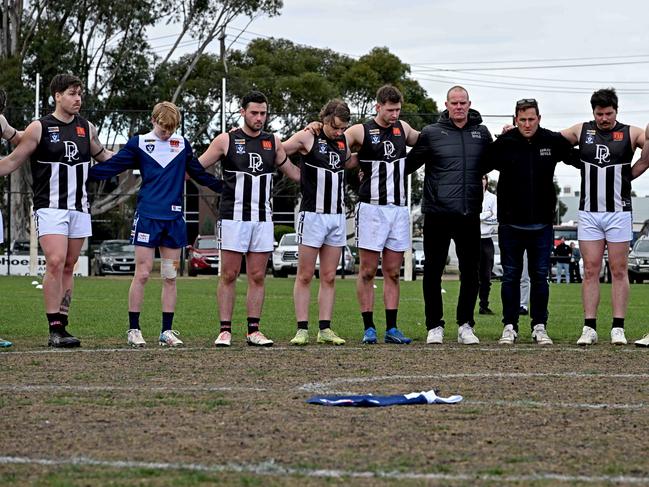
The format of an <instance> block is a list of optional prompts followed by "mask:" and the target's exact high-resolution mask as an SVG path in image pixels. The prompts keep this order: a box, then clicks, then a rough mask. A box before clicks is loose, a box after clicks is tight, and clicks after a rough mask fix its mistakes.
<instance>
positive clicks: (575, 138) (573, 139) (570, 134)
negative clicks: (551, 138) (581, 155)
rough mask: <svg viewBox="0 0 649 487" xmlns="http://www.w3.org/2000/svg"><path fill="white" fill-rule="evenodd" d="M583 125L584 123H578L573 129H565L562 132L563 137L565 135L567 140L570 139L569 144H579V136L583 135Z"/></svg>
mask: <svg viewBox="0 0 649 487" xmlns="http://www.w3.org/2000/svg"><path fill="white" fill-rule="evenodd" d="M582 125H583V123H577V124H575V125H573V126H572V127H569V128H567V129H563V130H562V131H561V135H563V136H564V137H565V138H566V139H568V142H570V143H571V144H572V145H573V146H575V145H577V144H578V143H579V136H580V135H581V128H582Z"/></svg>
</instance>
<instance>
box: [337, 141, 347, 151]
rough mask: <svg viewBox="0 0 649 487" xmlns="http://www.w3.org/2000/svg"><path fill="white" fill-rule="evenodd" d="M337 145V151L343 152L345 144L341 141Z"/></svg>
mask: <svg viewBox="0 0 649 487" xmlns="http://www.w3.org/2000/svg"><path fill="white" fill-rule="evenodd" d="M337 144H338V149H340V150H345V143H344V142H343V141H342V140H339V141H338V142H337Z"/></svg>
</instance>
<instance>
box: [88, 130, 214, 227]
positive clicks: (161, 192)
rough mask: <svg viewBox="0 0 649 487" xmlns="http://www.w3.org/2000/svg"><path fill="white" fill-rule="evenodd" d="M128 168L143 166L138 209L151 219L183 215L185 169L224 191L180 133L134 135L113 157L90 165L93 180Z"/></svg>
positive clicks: (167, 218) (170, 218) (108, 177)
mask: <svg viewBox="0 0 649 487" xmlns="http://www.w3.org/2000/svg"><path fill="white" fill-rule="evenodd" d="M127 169H139V170H140V175H141V177H142V186H141V187H140V190H139V192H138V195H137V212H138V214H139V215H143V216H145V217H147V218H153V219H157V220H174V219H176V218H178V217H179V216H181V215H182V214H183V191H184V186H185V172H188V173H189V175H190V177H191V178H192V179H193V180H195V181H196V182H197V183H199V184H201V185H203V186H207V187H209V188H210V189H212V190H214V191H217V192H218V191H220V188H221V181H220V180H219V179H217V178H215V177H214V176H213V175H211V174H210V173H208V172H206V171H205V169H204V168H203V166H201V164H200V163H199V162H198V159H196V158H195V157H194V154H193V151H192V147H191V145H190V143H189V142H188V141H187V140H186V139H185V138H184V137H181V136H179V135H175V134H174V135H172V136H171V137H170V138H169V139H167V140H162V139H160V138H158V137H157V136H156V135H155V134H154V133H153V132H149V133H148V134H145V135H136V136H135V137H132V138H131V139H130V140H129V141H128V142H127V143H126V145H125V146H124V147H123V148H122V149H121V150H120V151H119V152H118V153H117V154H115V155H113V157H111V158H110V159H108V160H107V161H104V162H101V163H99V164H96V165H94V166H93V167H92V168H90V175H89V176H90V178H91V179H97V180H102V179H110V178H112V177H114V176H116V175H118V174H119V173H121V172H124V171H126V170H127Z"/></svg>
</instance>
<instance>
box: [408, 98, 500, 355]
mask: <svg viewBox="0 0 649 487" xmlns="http://www.w3.org/2000/svg"><path fill="white" fill-rule="evenodd" d="M445 105H446V110H445V111H444V112H443V113H442V114H441V116H440V119H439V121H438V122H437V123H434V124H431V125H428V126H426V127H425V128H424V130H423V131H422V132H421V134H420V136H419V139H418V141H417V144H416V145H415V146H414V147H413V148H412V150H411V151H410V153H409V154H408V157H407V158H406V173H412V172H414V171H416V170H417V169H418V168H419V167H421V166H422V165H423V164H425V165H426V166H425V167H426V175H425V178H424V196H423V201H422V204H421V211H422V213H423V214H424V253H425V255H426V263H425V265H424V280H423V291H424V305H425V310H426V328H427V329H428V336H427V339H426V343H429V344H434V343H442V341H443V338H444V320H443V319H442V317H443V315H444V310H443V305H442V295H441V284H442V273H443V272H444V266H445V264H446V256H447V254H448V248H449V244H450V241H451V239H453V241H454V242H455V248H456V251H457V257H458V261H459V266H460V296H459V298H458V303H457V314H456V318H457V324H458V326H459V328H458V337H457V339H458V342H459V343H462V344H465V345H474V344H477V343H480V341H479V340H478V337H476V335H475V333H474V332H473V326H474V324H475V322H474V320H473V312H474V309H475V303H476V299H477V296H478V286H479V284H478V269H479V263H480V212H481V211H482V182H481V178H482V174H483V173H482V172H481V165H480V160H481V156H482V153H483V151H484V149H485V148H486V147H487V145H488V144H489V143H490V142H491V141H492V138H491V134H490V133H489V130H488V129H487V127H485V126H484V125H482V117H481V116H480V114H479V113H478V112H477V111H475V110H473V109H471V108H470V107H471V102H470V101H469V93H468V92H467V91H466V89H464V88H463V87H461V86H454V87H452V88H451V89H450V90H449V91H448V93H447V95H446V102H445Z"/></svg>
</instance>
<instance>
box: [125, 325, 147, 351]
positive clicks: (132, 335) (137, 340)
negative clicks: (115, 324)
mask: <svg viewBox="0 0 649 487" xmlns="http://www.w3.org/2000/svg"><path fill="white" fill-rule="evenodd" d="M126 337H127V341H128V344H129V345H130V346H132V347H143V346H145V345H146V342H145V341H144V338H142V330H137V329H134V328H131V329H130V330H128V331H127V332H126Z"/></svg>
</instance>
